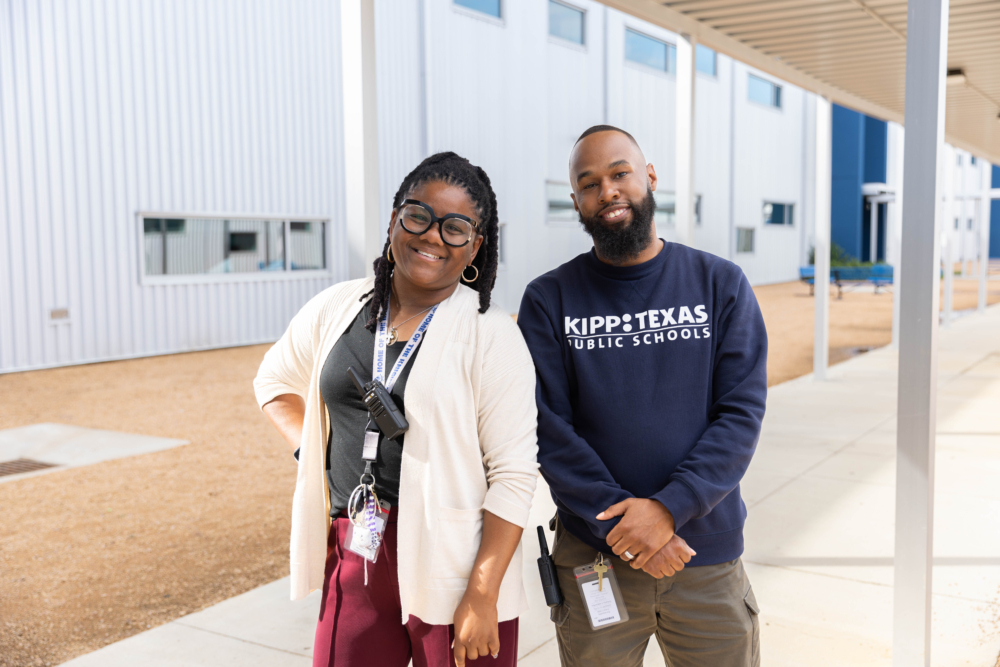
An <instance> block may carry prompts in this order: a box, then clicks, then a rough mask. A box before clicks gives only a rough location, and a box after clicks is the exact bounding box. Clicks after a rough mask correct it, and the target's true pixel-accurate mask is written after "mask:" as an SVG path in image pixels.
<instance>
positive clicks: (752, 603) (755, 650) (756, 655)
mask: <svg viewBox="0 0 1000 667" xmlns="http://www.w3.org/2000/svg"><path fill="white" fill-rule="evenodd" d="M743 603H744V604H745V605H746V607H747V614H748V615H749V616H750V625H751V628H752V633H753V634H752V636H751V642H750V659H749V661H748V663H747V664H749V665H750V667H760V620H759V619H758V618H757V617H758V616H759V614H760V607H758V606H757V598H756V597H754V594H753V587H750V588H748V589H747V594H746V595H744V596H743Z"/></svg>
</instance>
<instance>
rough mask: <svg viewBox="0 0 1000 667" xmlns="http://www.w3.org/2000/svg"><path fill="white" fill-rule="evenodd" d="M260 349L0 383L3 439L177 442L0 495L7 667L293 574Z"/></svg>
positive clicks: (288, 473)
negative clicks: (45, 434)
mask: <svg viewBox="0 0 1000 667" xmlns="http://www.w3.org/2000/svg"><path fill="white" fill-rule="evenodd" d="M266 349H267V348H266V346H256V347H246V348H234V349H228V350H218V351H212V352H203V353H195V354H181V355H172V356H168V357H154V358H149V359H138V360H133V361H123V362H112V363H106V364H95V365H91V366H77V367H70V368H60V369H54V370H46V371H36V372H31V373H18V374H12V375H0V405H2V406H4V409H3V410H2V411H0V428H10V427H14V426H24V425H27V424H34V423H38V422H60V423H64V424H74V425H78V426H88V427H93V428H103V429H112V430H119V431H126V432H131V433H142V434H147V435H155V436H165V437H172V438H182V439H185V440H189V441H190V442H191V444H189V445H186V446H183V447H179V448H177V449H172V450H169V451H164V452H158V453H155V454H147V455H143V456H136V457H132V458H127V459H119V460H116V461H109V462H106V463H101V464H97V465H93V466H88V467H85V468H77V469H71V470H66V471H60V472H56V473H53V474H49V475H43V476H40V477H34V478H29V479H25V480H20V481H16V482H10V483H7V484H0V665H3V666H4V667H7V666H11V667H13V666H15V665H16V666H21V665H53V664H59V663H60V662H62V661H65V660H68V659H69V658H72V657H74V656H76V655H79V654H82V653H86V652H89V651H92V650H94V649H97V648H99V647H101V646H103V645H105V644H108V643H111V642H114V641H118V640H120V639H124V638H125V637H128V636H130V635H133V634H136V633H137V632H140V631H142V630H145V629H147V628H149V627H153V626H156V625H160V624H162V623H165V622H167V621H169V620H172V619H174V618H177V617H179V616H182V615H184V614H188V613H190V612H192V611H196V610H198V609H201V608H203V607H205V606H208V605H211V604H214V603H216V602H219V601H221V600H224V599H227V598H230V597H232V596H234V595H238V594H239V593H243V592H245V591H247V590H250V589H252V588H254V587H256V586H258V585H261V584H264V583H266V582H269V581H273V580H275V579H278V578H280V577H282V576H285V575H286V574H287V572H288V557H287V554H288V531H289V515H290V510H291V495H292V489H293V486H294V483H295V465H294V461H293V459H292V458H291V456H290V454H289V453H288V451H287V449H286V447H285V445H284V444H283V443H282V442H281V441H280V439H279V438H278V436H277V435H276V434H275V433H274V432H273V430H272V429H271V427H270V425H269V424H268V423H267V421H266V420H265V418H264V417H263V415H262V414H261V413H260V411H259V410H258V409H257V407H256V404H255V403H254V400H253V396H252V388H251V382H252V380H253V376H254V375H255V374H256V370H257V366H258V365H259V363H260V359H261V357H262V356H263V354H264V352H265V351H266Z"/></svg>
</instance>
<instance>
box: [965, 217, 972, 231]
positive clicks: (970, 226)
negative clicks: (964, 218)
mask: <svg viewBox="0 0 1000 667" xmlns="http://www.w3.org/2000/svg"><path fill="white" fill-rule="evenodd" d="M966 229H972V218H969V221H968V222H967V223H966Z"/></svg>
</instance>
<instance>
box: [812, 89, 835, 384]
mask: <svg viewBox="0 0 1000 667" xmlns="http://www.w3.org/2000/svg"><path fill="white" fill-rule="evenodd" d="M832 113H833V110H832V108H831V105H830V100H828V99H826V98H825V97H817V98H816V218H815V219H816V227H815V235H816V240H815V244H814V248H815V250H814V251H813V257H814V258H815V259H814V262H815V265H814V268H815V274H814V278H813V282H814V289H813V293H814V294H815V295H816V321H815V328H814V331H813V379H815V380H825V379H826V367H827V366H828V365H829V362H830V197H831V188H832V186H833V183H832V178H833V163H832V160H833V116H832Z"/></svg>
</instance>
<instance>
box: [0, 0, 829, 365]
mask: <svg viewBox="0 0 1000 667" xmlns="http://www.w3.org/2000/svg"><path fill="white" fill-rule="evenodd" d="M573 4H575V5H576V6H578V7H579V8H581V9H583V10H585V11H586V12H587V15H586V22H585V27H586V44H585V45H584V46H582V47H577V46H574V45H568V44H567V43H565V42H562V41H560V40H558V39H556V38H552V37H550V36H549V35H548V3H547V0H519V1H518V2H512V1H508V2H505V3H504V18H503V19H502V20H501V21H494V20H491V19H488V18H484V17H481V16H477V15H476V14H475V13H474V12H470V11H468V10H462V9H460V8H457V7H456V6H455V5H454V3H453V2H452V0H419V1H414V2H405V3H399V2H394V1H390V0H378V2H377V3H376V12H377V14H376V22H377V31H378V39H377V49H378V51H377V61H378V77H379V78H378V89H379V135H380V136H379V139H380V142H379V149H380V176H381V183H380V190H381V195H382V211H381V217H382V219H383V221H384V222H383V224H385V223H387V221H388V218H389V212H390V208H391V199H392V195H393V194H394V192H395V189H396V187H397V186H398V184H399V182H400V181H401V180H402V178H403V176H404V175H405V174H406V173H407V172H408V171H409V170H410V169H412V168H413V167H414V166H415V165H416V164H417V162H419V161H420V159H422V158H423V157H424V156H425V155H427V154H428V153H430V152H434V151H439V150H455V151H457V152H459V153H461V154H463V155H466V156H467V157H469V158H470V159H471V160H472V161H473V162H475V163H478V164H481V165H482V166H483V167H484V168H485V169H486V170H487V172H488V173H489V174H490V175H491V178H492V180H493V185H494V188H495V189H496V191H497V195H498V199H499V202H500V208H501V219H502V222H503V223H505V232H504V237H505V238H504V243H505V250H506V252H505V260H506V261H505V262H504V264H503V265H502V266H501V271H500V275H499V277H498V281H497V286H496V289H495V300H496V301H497V302H498V303H500V304H501V305H502V306H503V307H505V308H506V309H508V310H510V311H514V310H516V309H517V306H518V303H519V301H520V296H521V293H522V291H523V289H524V286H525V285H526V284H527V283H528V282H529V281H530V280H531V279H532V278H534V277H535V276H537V275H539V274H540V273H542V272H544V271H547V270H549V269H551V268H553V267H555V266H556V265H557V264H559V263H561V262H562V261H565V260H567V259H569V258H570V257H572V256H573V255H575V254H577V253H579V252H582V251H585V250H586V249H587V248H589V246H590V242H589V238H588V237H587V236H586V235H585V234H584V233H583V232H582V230H581V229H580V228H579V226H578V225H576V224H575V223H571V224H566V223H561V224H549V223H548V222H547V221H546V207H547V203H546V202H547V200H546V192H545V183H546V181H562V182H565V181H566V179H567V175H566V173H565V171H566V160H567V157H568V153H569V150H570V148H571V146H572V143H573V141H574V140H575V138H576V136H577V134H578V133H579V132H580V131H582V130H583V129H584V128H585V127H587V126H589V125H591V124H593V123H599V122H611V123H616V124H621V125H622V126H624V127H626V128H627V129H629V130H630V131H632V132H633V133H634V134H635V135H636V137H637V138H638V139H639V141H640V143H641V144H642V145H643V148H644V149H645V151H646V154H647V158H648V159H649V160H650V161H651V162H653V163H654V165H656V167H657V172H658V174H659V176H660V187H661V189H664V190H672V189H673V180H674V179H673V161H672V158H673V153H672V143H673V130H672V119H673V113H674V109H673V104H674V102H673V99H674V77H673V75H672V74H657V73H656V72H652V71H649V70H645V69H644V68H642V67H640V66H635V65H633V64H631V63H627V62H626V61H625V59H624V30H625V28H626V27H633V28H636V29H639V30H640V31H642V32H645V33H647V34H650V35H652V36H654V37H658V38H660V39H663V40H665V41H668V42H675V41H676V36H674V35H672V33H669V32H667V31H663V30H660V29H658V28H655V27H653V26H649V25H647V24H644V23H643V22H639V21H636V20H635V19H632V18H631V17H627V16H625V15H624V14H621V13H619V12H616V11H614V10H609V9H607V8H606V7H604V6H603V5H600V4H599V3H597V2H593V0H578V1H577V2H575V3H573ZM339 14H340V8H339V3H338V2H335V1H334V2H323V1H321V0H294V1H293V2H280V1H278V0H258V1H255V2H252V3H242V2H235V1H234V0H230V1H228V2H227V1H220V2H212V3H206V2H202V1H200V0H177V1H173V2H165V1H164V0H135V1H129V0H84V1H82V2H70V1H69V0H39V1H38V2H35V1H32V0H0V102H2V104H0V151H2V160H0V170H2V171H0V187H2V189H0V262H2V263H3V266H0V372H2V371H10V370H22V369H28V368H39V367H45V366H54V365H62V364H67V363H79V362H87V361H99V360H106V359H113V358H124V357H130V356H140V355H147V354H161V353H169V352H178V351H184V350H193V349H204V348H210V347H218V346H227V345H240V344H246V343H253V342H265V341H270V340H274V339H275V338H277V337H278V336H279V335H280V333H281V331H282V330H283V328H284V327H285V325H286V323H287V322H288V320H289V319H290V318H291V316H292V315H293V314H294V313H295V312H296V310H297V309H298V308H299V307H300V306H301V305H302V303H304V302H305V300H307V299H308V298H309V297H310V296H311V295H313V294H315V293H316V292H318V291H319V290H321V289H322V288H323V287H325V286H326V285H329V284H331V283H332V282H335V281H336V280H342V279H344V278H346V270H345V263H344V259H345V257H346V255H345V253H344V252H343V247H344V235H345V230H344V228H343V225H342V224H341V220H342V218H343V214H342V211H343V206H342V202H343V197H344V193H343V164H344V160H343V155H342V141H341V139H342V123H341V99H340V98H341V95H340V89H341V86H340V78H341V63H340V48H339V34H340V28H339ZM747 75H748V69H747V68H746V67H744V66H743V65H741V64H739V63H736V64H735V65H734V64H733V63H732V62H731V61H730V60H729V59H728V58H725V57H723V56H719V57H718V63H717V74H716V76H715V77H710V76H705V75H702V74H699V76H698V78H697V82H696V85H697V93H696V94H697V98H696V99H697V101H696V104H697V106H696V110H697V111H696V113H697V120H696V132H697V135H696V145H695V151H696V152H695V165H696V167H695V168H696V174H695V189H696V192H697V193H698V194H701V195H702V196H703V199H702V211H703V216H702V217H703V222H702V224H701V226H699V227H696V228H695V230H694V241H695V245H696V246H697V247H700V248H703V249H705V250H708V251H710V252H715V253H716V254H719V255H722V256H725V257H731V258H733V259H734V260H735V261H737V262H738V263H740V264H741V265H742V266H743V267H744V269H745V270H746V271H747V273H748V275H749V277H750V279H751V281H753V282H755V283H761V282H772V281H776V280H793V279H795V277H796V274H795V269H796V268H797V266H798V264H799V262H800V260H801V254H802V249H803V248H805V247H806V246H807V245H808V243H807V241H806V235H807V234H808V227H807V225H804V224H803V222H805V221H806V220H805V219H806V215H805V214H806V207H805V203H804V199H805V193H804V192H803V191H802V190H803V182H804V181H803V178H802V165H803V164H808V163H809V159H810V158H809V156H808V154H807V153H803V152H802V151H803V150H805V151H808V150H809V146H810V145H811V144H810V143H809V142H805V141H803V139H804V138H805V136H806V134H805V132H804V131H803V130H802V128H803V104H802V102H803V100H804V99H807V98H808V95H806V94H804V93H802V92H801V91H798V90H797V89H795V88H794V87H792V86H787V85H786V86H785V87H784V100H785V106H784V108H783V109H782V110H781V111H770V110H766V109H760V108H757V107H756V106H755V105H753V104H752V103H750V102H749V101H748V100H747V99H746V78H747ZM758 115H759V116H763V117H764V120H759V119H757V118H756V116H758ZM734 137H735V143H734ZM803 144H804V145H803ZM803 156H805V159H803ZM766 199H774V200H782V201H789V202H794V203H796V204H797V210H796V224H795V226H794V227H793V228H791V229H767V230H763V229H759V228H760V227H761V226H762V225H761V224H760V205H761V203H762V202H763V201H764V200H766ZM147 210H152V211H160V212H164V213H167V212H171V211H177V212H181V211H186V212H194V213H198V212H203V213H211V212H218V211H227V212H232V213H235V214H239V215H235V216H233V217H254V216H259V217H269V218H271V219H289V218H294V217H297V216H311V217H324V218H328V219H330V220H332V221H333V222H332V224H331V225H330V228H329V233H328V234H327V251H328V252H327V257H328V266H329V267H331V269H330V271H329V272H328V275H322V276H316V275H315V274H310V275H309V276H308V277H303V276H296V275H294V274H292V275H288V274H284V275H281V274H277V275H276V274H261V275H255V274H243V275H238V276H234V277H228V278H213V279H212V280H210V281H206V280H204V279H202V278H201V277H199V278H198V279H192V280H187V281H185V280H183V279H175V278H174V277H170V279H169V280H162V281H157V280H149V279H145V280H143V279H141V277H140V275H139V274H140V271H141V268H140V267H141V266H142V257H141V254H142V253H143V239H141V238H140V237H141V227H140V224H141V223H140V221H139V220H138V219H137V218H136V213H137V212H138V211H147ZM734 226H755V227H757V228H758V229H759V232H758V239H757V251H756V253H754V254H753V255H742V254H733V252H732V227H734ZM661 233H662V234H663V235H664V236H665V237H667V238H668V239H671V238H672V230H671V229H670V228H669V227H668V228H665V229H663V230H661ZM212 281H216V282H212ZM160 283H165V284H160ZM62 308H67V309H68V310H69V318H68V319H65V320H58V323H53V322H52V321H50V320H49V313H50V310H52V309H62Z"/></svg>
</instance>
